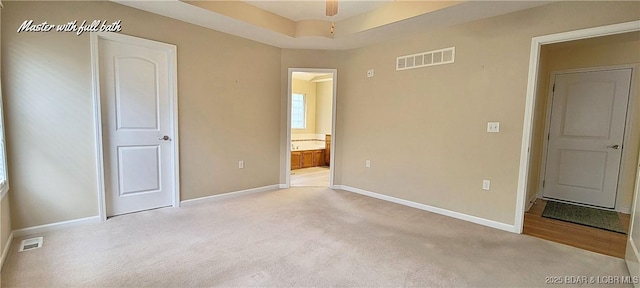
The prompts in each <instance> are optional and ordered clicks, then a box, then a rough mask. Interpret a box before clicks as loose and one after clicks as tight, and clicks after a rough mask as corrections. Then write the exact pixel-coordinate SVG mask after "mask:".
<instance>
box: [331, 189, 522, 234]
mask: <svg viewBox="0 0 640 288" xmlns="http://www.w3.org/2000/svg"><path fill="white" fill-rule="evenodd" d="M334 189H339V190H344V191H349V192H353V193H357V194H361V195H365V196H369V197H373V198H377V199H380V200H385V201H389V202H393V203H396V204H400V205H405V206H409V207H413V208H416V209H420V210H424V211H429V212H433V213H436V214H440V215H444V216H449V217H453V218H456V219H460V220H464V221H468V222H472V223H476V224H480V225H484V226H488V227H492V228H496V229H500V230H504V231H507V232H513V233H518V231H517V230H516V227H515V226H514V225H509V224H505V223H501V222H497V221H493V220H489V219H484V218H480V217H476V216H471V215H467V214H463V213H460V212H455V211H451V210H447V209H442V208H438V207H433V206H429V205H425V204H421V203H417V202H413V201H409V200H404V199H400V198H396V197H391V196H387V195H383V194H378V193H375V192H371V191H367V190H362V189H359V188H354V187H350V186H346V185H334Z"/></svg>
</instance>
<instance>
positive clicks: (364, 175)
mask: <svg viewBox="0 0 640 288" xmlns="http://www.w3.org/2000/svg"><path fill="white" fill-rule="evenodd" d="M638 19H640V3H639V2H606V3H605V2H558V3H554V4H550V5H545V6H541V7H537V8H533V9H529V10H525V11H521V12H517V13H512V14H508V15H503V16H499V17H494V18H490V19H485V20H481V21H475V22H472V23H467V24H463V25H458V26H454V27H450V28H445V29H441V30H437V31H433V32H427V33H423V34H417V35H412V36H411V37H404V38H398V39H395V40H394V41H392V42H385V43H381V44H377V45H372V46H369V47H365V48H361V49H356V50H352V51H348V55H347V56H346V57H344V61H345V63H344V64H343V65H344V67H346V68H345V69H343V70H341V71H340V73H339V75H340V76H339V78H340V79H339V81H340V82H339V86H340V88H339V89H338V92H339V94H338V95H339V100H338V103H337V104H338V120H339V121H338V122H337V123H336V124H337V125H338V127H337V137H338V139H339V140H340V141H339V144H338V149H336V150H337V151H336V157H337V159H339V160H337V161H338V163H337V164H338V167H339V168H340V169H339V171H340V172H339V173H340V175H337V177H336V180H337V181H336V183H337V184H343V185H348V186H352V187H357V188H361V189H365V190H369V191H373V192H377V193H381V194H385V195H389V196H393V197H398V198H402V199H406V200H410V201H415V202H418V203H423V204H427V205H431V206H435V207H440V208H444V209H448V210H452V211H456V212H460V213H464V214H468V215H473V216H477V217H481V218H485V219H489V220H494V221H497V222H501V223H505V224H511V225H512V224H514V219H515V210H516V206H517V205H516V193H517V183H518V169H519V161H520V147H521V140H522V127H523V120H524V106H525V96H526V87H527V76H528V66H529V51H530V45H531V38H532V37H534V36H539V35H546V34H552V33H558V32H564V31H571V30H576V29H582V28H589V27H594V26H600V25H606V24H613V23H620V22H625V21H631V20H638ZM451 46H455V47H456V61H455V63H454V64H450V65H441V66H433V67H428V68H421V69H413V70H406V71H395V69H394V65H393V64H391V63H394V60H395V57H397V56H400V55H407V54H413V53H417V52H421V51H429V50H433V49H439V48H445V47H451ZM367 69H375V70H376V76H375V77H373V78H366V77H365V72H366V71H367ZM345 74H346V75H345ZM344 83H346V85H343V84H344ZM342 111H347V112H346V113H341V112H342ZM488 121H500V124H501V125H500V128H501V129H500V130H501V132H500V133H498V134H489V133H487V132H486V125H487V122H488ZM367 159H369V160H371V168H365V165H364V163H365V160H367ZM483 179H489V180H491V190H490V191H484V190H482V189H481V188H482V180H483Z"/></svg>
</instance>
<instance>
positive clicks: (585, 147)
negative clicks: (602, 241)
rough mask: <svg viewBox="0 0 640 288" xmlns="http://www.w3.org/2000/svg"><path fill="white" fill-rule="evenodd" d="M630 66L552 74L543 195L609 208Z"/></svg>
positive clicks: (615, 181)
mask: <svg viewBox="0 0 640 288" xmlns="http://www.w3.org/2000/svg"><path fill="white" fill-rule="evenodd" d="M630 83H631V69H618V70H608V71H596V72H577V73H566V74H557V75H556V76H555V89H554V92H553V101H552V104H551V105H552V108H551V122H550V126H549V142H548V150H547V161H546V170H545V178H544V180H545V183H544V188H543V189H544V197H546V198H552V199H558V200H564V201H571V202H576V203H581V204H587V205H594V206H599V207H604V208H614V206H615V200H616V193H617V186H618V174H619V170H620V161H621V155H622V148H623V147H622V141H623V138H624V129H625V123H626V114H627V105H628V101H629V87H630Z"/></svg>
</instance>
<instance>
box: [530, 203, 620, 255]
mask: <svg viewBox="0 0 640 288" xmlns="http://www.w3.org/2000/svg"><path fill="white" fill-rule="evenodd" d="M546 205H547V201H545V200H542V199H538V200H537V201H536V203H535V204H534V205H533V206H532V207H531V209H529V211H528V212H526V213H525V214H524V228H523V233H524V234H527V235H531V236H535V237H538V238H542V239H546V240H550V241H553V242H557V243H562V244H566V245H570V246H574V247H578V248H581V249H585V250H589V251H593V252H596V253H601V254H605V255H609V256H613V257H618V258H624V254H625V250H626V247H627V235H626V234H621V233H616V232H610V231H606V230H602V229H597V228H592V227H588V226H584V225H579V224H573V223H569V222H564V221H559V220H554V219H549V218H544V217H542V211H544V207H545V206H546ZM618 215H619V216H620V220H621V221H622V225H623V226H624V227H625V228H626V229H627V230H628V229H629V219H630V217H629V214H622V213H618Z"/></svg>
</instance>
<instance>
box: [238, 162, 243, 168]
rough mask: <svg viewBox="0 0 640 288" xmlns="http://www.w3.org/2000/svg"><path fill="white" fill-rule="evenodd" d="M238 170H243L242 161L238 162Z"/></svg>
mask: <svg viewBox="0 0 640 288" xmlns="http://www.w3.org/2000/svg"><path fill="white" fill-rule="evenodd" d="M238 168H240V169H243V168H244V161H242V160H240V161H238Z"/></svg>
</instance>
